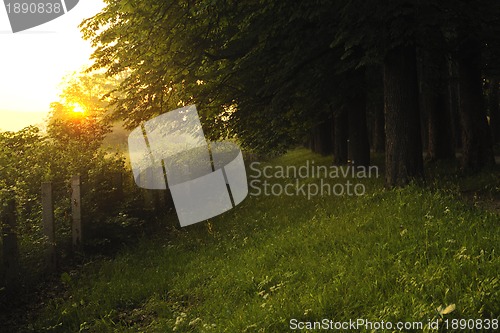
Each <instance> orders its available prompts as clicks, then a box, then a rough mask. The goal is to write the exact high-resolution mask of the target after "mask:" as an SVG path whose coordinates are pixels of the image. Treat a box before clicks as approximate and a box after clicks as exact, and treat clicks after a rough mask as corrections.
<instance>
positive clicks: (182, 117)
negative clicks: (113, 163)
mask: <svg viewBox="0 0 500 333" xmlns="http://www.w3.org/2000/svg"><path fill="white" fill-rule="evenodd" d="M128 146H129V153H130V161H131V165H132V170H133V173H134V179H135V182H136V184H137V185H138V186H139V187H142V188H145V189H159V190H162V189H167V188H169V189H170V191H171V193H172V198H173V200H174V204H175V210H176V211H177V216H178V217H179V222H180V224H181V226H187V225H190V224H193V223H197V222H200V221H203V220H206V219H209V218H211V217H214V216H217V215H219V214H222V213H223V212H225V211H228V210H230V209H231V208H233V207H234V206H236V205H238V204H239V203H240V202H242V201H243V199H245V197H246V196H247V194H248V185H247V177H246V171H245V165H244V163H243V155H242V153H241V150H240V148H239V147H238V146H236V145H235V144H233V143H231V142H211V143H210V144H208V143H207V141H206V139H205V135H204V133H203V129H202V127H201V123H200V118H199V117H198V113H197V110H196V106H194V105H190V106H187V107H183V108H180V109H177V110H174V111H170V112H168V113H165V114H162V115H160V116H158V117H156V118H154V119H151V120H149V121H147V122H145V123H144V124H143V125H141V126H140V127H137V128H136V129H134V130H133V131H132V132H131V133H130V135H129V138H128Z"/></svg>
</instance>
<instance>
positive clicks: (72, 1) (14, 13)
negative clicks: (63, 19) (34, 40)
mask: <svg viewBox="0 0 500 333" xmlns="http://www.w3.org/2000/svg"><path fill="white" fill-rule="evenodd" d="M78 1H79V0H4V1H3V2H4V4H5V9H6V10H7V16H8V17H9V21H10V26H11V28H12V32H19V31H23V30H26V29H30V28H33V27H36V26H39V25H41V24H44V23H47V22H49V21H52V20H53V19H56V18H58V17H59V16H62V15H64V14H66V13H67V12H69V11H70V10H72V9H73V8H74V7H75V6H76V4H77V3H78Z"/></svg>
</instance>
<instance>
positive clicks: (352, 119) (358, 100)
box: [346, 69, 370, 166]
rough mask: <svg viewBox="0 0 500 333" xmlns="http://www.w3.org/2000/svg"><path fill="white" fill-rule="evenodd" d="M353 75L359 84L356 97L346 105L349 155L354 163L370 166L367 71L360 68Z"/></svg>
mask: <svg viewBox="0 0 500 333" xmlns="http://www.w3.org/2000/svg"><path fill="white" fill-rule="evenodd" d="M353 75H355V76H356V79H357V81H358V82H359V84H358V90H357V92H356V94H355V98H351V99H350V100H349V101H347V105H346V108H347V114H348V119H349V126H348V127H349V157H350V160H351V163H352V164H354V165H362V166H369V165H370V143H369V141H368V128H367V125H366V87H365V71H364V69H358V70H357V71H356V73H353Z"/></svg>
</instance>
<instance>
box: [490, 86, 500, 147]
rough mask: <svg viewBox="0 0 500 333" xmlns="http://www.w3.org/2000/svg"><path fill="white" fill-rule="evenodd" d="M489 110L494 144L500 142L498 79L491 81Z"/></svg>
mask: <svg viewBox="0 0 500 333" xmlns="http://www.w3.org/2000/svg"><path fill="white" fill-rule="evenodd" d="M489 90H490V91H489V95H488V109H489V111H490V129H491V138H492V141H493V143H498V142H500V105H499V104H498V103H499V96H498V93H499V92H498V79H491V80H490V87H489Z"/></svg>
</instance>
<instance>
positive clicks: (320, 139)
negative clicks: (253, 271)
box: [82, 0, 500, 186]
mask: <svg viewBox="0 0 500 333" xmlns="http://www.w3.org/2000/svg"><path fill="white" fill-rule="evenodd" d="M105 2H106V3H107V6H106V7H105V9H104V10H103V11H102V12H101V13H99V14H97V15H96V16H95V17H93V18H90V19H88V20H86V21H84V22H83V23H82V31H83V33H84V36H85V37H86V38H88V39H90V40H91V41H92V42H93V44H94V46H95V52H94V54H93V58H94V59H95V64H94V66H93V68H94V69H95V68H105V69H106V70H107V74H108V75H110V76H112V75H116V74H120V73H127V75H128V76H127V79H125V80H124V81H123V82H122V84H121V86H120V88H119V89H118V90H119V91H120V92H122V95H121V97H120V98H117V99H116V100H115V101H114V103H115V113H114V116H115V117H116V118H119V119H123V120H124V121H125V123H126V125H127V126H129V127H130V128H133V127H135V126H137V125H138V124H140V122H141V121H143V120H146V119H149V118H151V117H153V116H155V115H157V114H161V113H164V112H167V111H169V110H172V109H174V108H176V107H178V106H179V105H185V104H191V103H196V104H198V105H199V110H201V111H202V117H203V120H204V126H205V131H206V132H207V133H208V134H209V135H210V136H211V137H212V138H220V137H226V138H228V137H229V138H236V139H238V140H239V142H240V143H241V144H242V145H243V146H244V147H245V148H247V149H250V150H254V151H257V152H266V153H269V152H283V151H285V150H286V149H288V148H290V147H293V146H295V145H297V144H298V143H304V142H307V144H308V146H309V147H310V148H311V149H312V150H314V151H316V152H319V153H321V154H333V162H334V163H337V164H345V163H347V162H348V161H350V162H351V163H353V164H355V165H368V164H369V163H370V148H371V149H372V150H374V151H377V152H382V151H384V152H385V160H386V184H387V185H388V186H400V185H405V184H407V183H408V182H410V181H411V180H413V179H422V178H423V174H424V172H423V171H424V170H423V165H424V163H423V154H422V153H423V152H424V151H426V152H427V158H428V159H429V160H440V159H450V158H455V153H456V152H457V151H460V152H461V153H462V157H461V159H462V160H461V166H462V169H463V171H464V172H476V171H478V170H481V169H482V168H484V167H486V166H488V165H491V164H493V163H494V155H493V143H494V142H498V141H499V140H500V134H499V133H500V125H499V124H500V116H499V101H498V93H499V87H498V78H499V77H500V70H499V68H500V66H499V60H498V59H500V57H499V54H500V43H499V42H500V37H499V36H500V34H499V32H500V24H499V20H500V6H499V4H500V3H498V1H495V0H482V1H479V0H475V1H465V0H458V1H451V0H444V1H440V2H436V1H431V0H419V1H417V0H384V1H366V0H336V1H329V0H313V1H298V2H295V1H284V0H276V1H268V2H262V1H257V0H249V1H234V0H198V1H196V0H195V1H193V0H181V1H175V2H166V1H161V0H152V1H148V2H141V1H139V0H122V1H111V0H106V1H105Z"/></svg>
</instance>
